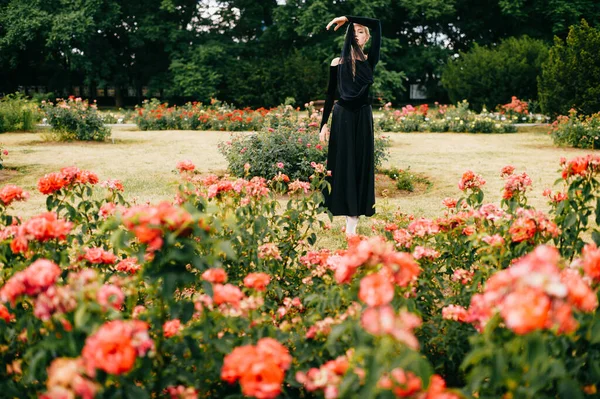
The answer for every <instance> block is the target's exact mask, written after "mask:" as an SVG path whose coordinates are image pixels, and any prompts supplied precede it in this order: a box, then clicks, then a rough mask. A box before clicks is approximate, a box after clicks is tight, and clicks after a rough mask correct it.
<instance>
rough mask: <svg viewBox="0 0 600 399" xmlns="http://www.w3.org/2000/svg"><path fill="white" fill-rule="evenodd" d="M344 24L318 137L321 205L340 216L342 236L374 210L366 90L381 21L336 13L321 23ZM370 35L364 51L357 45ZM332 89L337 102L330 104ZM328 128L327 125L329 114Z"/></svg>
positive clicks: (376, 53) (371, 138)
mask: <svg viewBox="0 0 600 399" xmlns="http://www.w3.org/2000/svg"><path fill="white" fill-rule="evenodd" d="M346 23H348V29H347V30H346V37H345V40H344V46H343V48H342V53H341V55H340V57H339V58H335V59H334V60H333V61H332V62H331V67H330V68H329V85H328V87H327V98H326V101H325V107H324V109H323V119H322V120H321V132H320V135H319V137H320V139H321V141H325V140H327V139H329V151H328V153H327V169H329V170H331V177H330V178H329V182H330V184H331V192H329V191H328V190H325V191H326V192H324V193H323V194H324V196H325V206H326V207H327V208H328V209H329V210H330V212H331V213H332V214H333V215H334V216H339V215H344V216H346V235H353V234H356V227H357V225H358V217H359V216H360V215H365V216H372V215H373V214H374V213H375V209H374V205H375V162H374V161H375V158H374V147H375V144H374V135H373V111H372V109H371V103H372V97H371V95H370V93H369V92H370V88H371V85H372V84H373V73H374V71H375V66H376V65H377V62H378V61H379V51H380V48H381V24H380V23H379V20H377V19H371V18H365V17H352V16H345V17H337V18H334V19H333V20H332V21H331V22H329V24H327V30H329V28H330V27H331V26H332V25H336V26H335V28H334V30H336V31H337V30H338V29H339V28H340V27H342V26H343V25H344V24H346ZM371 32H372V34H373V37H372V39H373V40H372V43H371V47H370V49H369V52H368V54H365V53H364V51H363V49H364V46H365V44H366V43H367V42H368V41H369V39H370V38H371ZM336 93H339V100H338V101H337V102H336V103H335V106H334V99H335V97H336ZM332 109H333V114H332V119H331V131H330V130H329V129H328V127H327V121H328V120H329V115H330V114H331V113H332V112H331V111H332Z"/></svg>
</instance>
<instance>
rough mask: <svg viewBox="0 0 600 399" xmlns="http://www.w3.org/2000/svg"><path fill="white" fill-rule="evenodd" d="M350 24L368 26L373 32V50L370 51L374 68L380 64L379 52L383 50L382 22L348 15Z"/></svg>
mask: <svg viewBox="0 0 600 399" xmlns="http://www.w3.org/2000/svg"><path fill="white" fill-rule="evenodd" d="M346 18H348V21H349V22H352V23H355V24H359V25H363V26H366V27H367V28H369V30H370V31H371V48H370V49H369V60H368V61H369V64H371V67H372V68H375V65H377V63H378V62H379V52H380V50H381V22H379V20H378V19H373V18H367V17H353V16H351V15H346Z"/></svg>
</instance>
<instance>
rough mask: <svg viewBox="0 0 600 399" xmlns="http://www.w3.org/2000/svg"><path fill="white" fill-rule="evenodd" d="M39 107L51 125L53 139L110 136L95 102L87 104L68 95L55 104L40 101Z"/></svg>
mask: <svg viewBox="0 0 600 399" xmlns="http://www.w3.org/2000/svg"><path fill="white" fill-rule="evenodd" d="M41 109H42V111H43V112H44V113H45V115H46V121H47V122H48V124H49V125H50V126H51V127H52V133H53V135H52V136H51V137H52V138H53V139H57V140H61V141H71V140H86V141H105V140H106V139H108V138H110V135H111V131H110V128H108V127H105V126H104V121H103V119H102V117H101V115H100V114H99V113H98V111H97V108H96V104H95V103H94V104H92V105H89V104H88V102H87V100H82V99H81V98H79V97H77V98H75V97H74V96H70V97H69V98H68V99H67V100H63V99H57V100H56V104H55V103H52V102H49V101H42V104H41Z"/></svg>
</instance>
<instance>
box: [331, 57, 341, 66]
mask: <svg viewBox="0 0 600 399" xmlns="http://www.w3.org/2000/svg"><path fill="white" fill-rule="evenodd" d="M339 63H340V57H336V58H334V59H333V60H331V66H337V65H338V64H339Z"/></svg>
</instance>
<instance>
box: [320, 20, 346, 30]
mask: <svg viewBox="0 0 600 399" xmlns="http://www.w3.org/2000/svg"><path fill="white" fill-rule="evenodd" d="M346 22H348V18H346V17H336V18H334V19H332V20H331V22H329V23H328V24H327V27H326V28H325V29H327V30H329V28H331V25H333V24H335V25H336V26H335V28H333V30H334V31H336V30H338V29H339V28H341V27H342V25H344V24H345V23H346Z"/></svg>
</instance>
